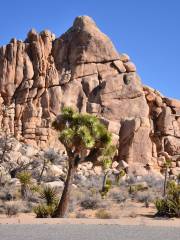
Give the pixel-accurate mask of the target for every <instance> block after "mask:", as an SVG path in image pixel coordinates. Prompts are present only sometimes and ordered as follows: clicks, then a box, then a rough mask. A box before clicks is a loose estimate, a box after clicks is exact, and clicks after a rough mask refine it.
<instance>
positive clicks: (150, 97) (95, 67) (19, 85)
mask: <svg viewBox="0 0 180 240" xmlns="http://www.w3.org/2000/svg"><path fill="white" fill-rule="evenodd" d="M0 102H1V103H0V111H1V114H0V125H1V129H2V130H5V131H7V132H9V133H10V134H13V135H15V136H16V138H18V139H19V140H21V141H24V142H26V143H29V144H34V145H39V146H40V147H44V146H48V145H49V144H50V145H51V146H53V144H54V143H56V142H57V141H56V133H55V132H53V130H52V128H51V122H52V120H53V119H54V118H55V117H56V116H57V114H58V113H59V111H60V109H62V107H64V106H72V107H73V108H76V109H78V110H79V111H80V112H88V113H91V114H95V115H97V116H98V117H100V118H101V120H102V121H103V122H104V123H105V124H106V126H107V127H108V129H109V130H110V131H111V132H112V134H113V139H114V143H115V144H117V145H118V148H119V155H118V159H119V160H125V161H127V162H128V163H131V162H140V163H142V164H146V163H150V164H152V163H153V164H154V165H157V162H158V161H157V159H158V156H159V153H160V152H162V151H165V152H167V153H168V154H169V155H171V156H180V147H179V146H180V101H178V100H174V99H168V98H165V97H163V96H162V95H161V94H160V93H159V92H157V91H156V90H153V89H151V88H149V87H146V86H143V85H142V83H141V80H140V78H139V76H138V74H137V73H136V66H135V65H134V63H132V61H131V60H130V58H129V56H128V55H127V54H119V53H118V52H117V50H116V49H115V48H114V46H113V44H112V42H111V41H110V39H109V38H108V37H107V36H106V35H105V34H103V33H102V32H101V31H100V30H99V29H98V27H97V26H96V24H95V23H94V21H93V20H92V19H91V18H90V17H88V16H81V17H77V18H76V19H75V21H74V23H73V26H72V27H71V28H70V29H69V30H68V31H67V32H66V33H64V34H63V35H62V36H61V37H60V38H55V36H54V34H52V33H51V32H49V31H47V30H45V31H43V32H41V33H37V32H36V31H35V30H31V31H30V32H29V33H28V36H27V39H26V40H25V41H24V42H22V41H18V40H16V39H12V40H11V41H10V43H9V44H8V45H6V46H3V47H1V48H0ZM176 158H177V157H176Z"/></svg>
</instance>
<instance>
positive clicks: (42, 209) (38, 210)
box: [33, 203, 56, 218]
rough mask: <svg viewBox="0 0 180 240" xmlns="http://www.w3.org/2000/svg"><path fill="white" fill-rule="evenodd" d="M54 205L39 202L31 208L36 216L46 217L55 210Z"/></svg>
mask: <svg viewBox="0 0 180 240" xmlns="http://www.w3.org/2000/svg"><path fill="white" fill-rule="evenodd" d="M55 208H56V206H55V205H46V204H43V203H42V204H39V205H38V206H36V207H34V208H33V211H34V213H35V214H36V217H37V218H48V217H51V216H52V214H53V213H54V211H55Z"/></svg>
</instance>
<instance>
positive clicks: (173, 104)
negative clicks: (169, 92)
mask: <svg viewBox="0 0 180 240" xmlns="http://www.w3.org/2000/svg"><path fill="white" fill-rule="evenodd" d="M164 100H165V102H166V104H167V105H168V106H170V107H175V108H180V100H177V99H170V98H164Z"/></svg>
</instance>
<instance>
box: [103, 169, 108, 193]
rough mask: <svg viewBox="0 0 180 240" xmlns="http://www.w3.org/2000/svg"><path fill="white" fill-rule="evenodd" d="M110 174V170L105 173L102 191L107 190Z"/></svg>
mask: <svg viewBox="0 0 180 240" xmlns="http://www.w3.org/2000/svg"><path fill="white" fill-rule="evenodd" d="M108 174H109V172H108V171H107V172H106V173H105V174H104V178H103V185H102V192H105V190H106V181H107V177H108Z"/></svg>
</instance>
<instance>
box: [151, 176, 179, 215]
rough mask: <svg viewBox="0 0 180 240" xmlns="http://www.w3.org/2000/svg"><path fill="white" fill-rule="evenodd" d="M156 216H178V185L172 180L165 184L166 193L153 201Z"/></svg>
mask: <svg viewBox="0 0 180 240" xmlns="http://www.w3.org/2000/svg"><path fill="white" fill-rule="evenodd" d="M155 207H156V209H157V213H156V216H168V217H178V218H179V217H180V185H179V184H176V183H175V182H174V181H171V182H168V184H167V195H166V196H165V197H164V198H158V199H157V200H156V201H155Z"/></svg>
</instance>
